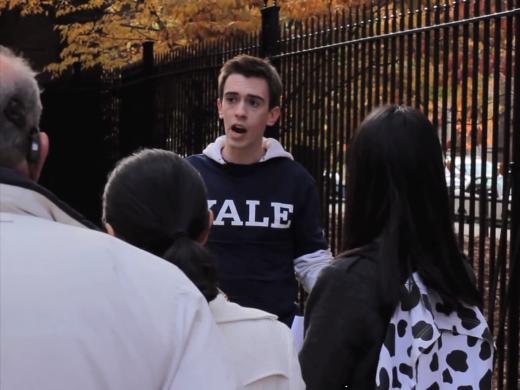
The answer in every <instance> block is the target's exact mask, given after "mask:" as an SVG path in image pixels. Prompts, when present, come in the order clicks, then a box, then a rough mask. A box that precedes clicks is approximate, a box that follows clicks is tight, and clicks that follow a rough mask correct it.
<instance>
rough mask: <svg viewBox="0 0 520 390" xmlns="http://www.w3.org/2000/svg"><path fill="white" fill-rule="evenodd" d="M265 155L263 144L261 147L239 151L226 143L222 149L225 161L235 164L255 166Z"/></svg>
mask: <svg viewBox="0 0 520 390" xmlns="http://www.w3.org/2000/svg"><path fill="white" fill-rule="evenodd" d="M264 154H265V149H264V147H263V144H260V145H259V147H255V148H254V149H237V148H233V147H229V146H228V145H227V144H226V142H224V147H223V148H222V157H223V158H224V160H226V161H227V162H230V163H233V164H240V165H251V164H255V163H257V162H258V161H260V159H261V158H262V157H263V156H264Z"/></svg>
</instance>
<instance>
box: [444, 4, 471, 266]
mask: <svg viewBox="0 0 520 390" xmlns="http://www.w3.org/2000/svg"><path fill="white" fill-rule="evenodd" d="M458 12H459V10H458V7H457V6H456V5H455V7H454V9H453V13H454V19H455V20H457V19H458ZM458 55H459V26H458V25H455V26H453V36H452V57H451V59H452V66H451V70H450V74H451V102H450V103H451V109H450V114H451V117H450V129H451V135H450V151H451V153H450V156H451V162H452V164H453V165H454V167H456V165H457V118H458V115H457V114H458V113H457V108H458V100H457V98H458V94H457V92H458V82H459V80H458V67H459V66H458ZM444 77H447V75H445V76H444ZM463 166H464V162H463V161H462V162H461V163H460V167H461V168H462V169H463ZM460 180H461V187H460V188H459V210H460V209H462V210H464V185H463V182H464V177H463V176H462V173H461V178H460ZM453 186H455V183H453ZM455 203H456V202H455ZM459 212H460V211H459ZM459 225H463V224H461V223H460V222H459ZM459 242H462V241H461V236H460V235H459ZM470 258H472V257H471V255H470Z"/></svg>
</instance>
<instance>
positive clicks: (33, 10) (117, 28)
mask: <svg viewBox="0 0 520 390" xmlns="http://www.w3.org/2000/svg"><path fill="white" fill-rule="evenodd" d="M364 2H365V3H369V1H367V0H365V1H364ZM273 3H274V1H273V0H270V1H269V2H268V4H269V5H272V4H273ZM360 3H363V0H328V1H325V0H279V1H278V5H280V6H281V17H282V20H301V19H305V18H307V17H310V16H312V15H319V14H324V13H329V12H333V11H335V10H337V9H341V8H345V7H350V6H354V5H359V4H360ZM263 5H264V1H263V0H197V1H194V0H120V1H114V0H84V1H77V0H61V1H53V0H0V13H1V12H2V11H3V10H4V11H5V10H8V9H19V10H20V11H21V13H22V15H30V14H45V15H47V16H48V17H49V18H52V19H53V21H54V23H55V28H56V29H57V30H58V31H59V32H60V35H61V40H62V42H63V44H64V48H63V50H62V52H61V62H59V63H55V64H50V65H49V66H48V67H47V68H48V70H51V71H54V72H58V73H59V72H61V71H63V70H64V69H66V68H67V67H69V66H70V65H71V64H72V63H74V62H76V61H81V62H82V64H83V66H84V67H90V66H94V65H97V64H100V65H102V66H103V67H104V68H107V69H109V68H115V67H121V66H124V65H126V64H129V63H132V62H135V61H138V60H139V59H140V58H141V44H142V43H143V42H144V41H148V40H151V41H154V42H155V50H156V52H159V53H160V52H163V51H168V50H172V49H174V48H176V47H180V46H186V45H189V44H191V43H197V42H201V41H207V40H210V39H215V38H219V37H225V36H231V35H237V34H244V33H250V32H254V31H258V30H259V28H260V24H261V18H260V9H261V7H263Z"/></svg>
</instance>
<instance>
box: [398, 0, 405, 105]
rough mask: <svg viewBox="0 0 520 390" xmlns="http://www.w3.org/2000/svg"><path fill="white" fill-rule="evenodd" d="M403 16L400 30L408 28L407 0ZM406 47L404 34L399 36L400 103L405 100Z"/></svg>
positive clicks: (402, 1) (402, 8)
mask: <svg viewBox="0 0 520 390" xmlns="http://www.w3.org/2000/svg"><path fill="white" fill-rule="evenodd" d="M400 5H401V9H400V12H401V15H400V16H401V18H400V26H399V31H404V30H405V29H406V10H405V0H401V4H400ZM404 47H405V37H404V35H401V36H399V104H403V103H404V102H405V100H404V85H405V80H404V78H405V74H404V62H405V57H404Z"/></svg>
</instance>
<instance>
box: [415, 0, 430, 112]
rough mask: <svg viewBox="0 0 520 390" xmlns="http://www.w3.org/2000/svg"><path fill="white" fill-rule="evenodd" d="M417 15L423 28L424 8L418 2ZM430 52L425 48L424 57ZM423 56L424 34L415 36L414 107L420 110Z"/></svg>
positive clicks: (418, 21)
mask: <svg viewBox="0 0 520 390" xmlns="http://www.w3.org/2000/svg"><path fill="white" fill-rule="evenodd" d="M415 13H416V14H417V16H416V19H417V22H416V27H417V28H419V27H422V19H421V18H422V7H421V2H420V1H418V2H417V10H415ZM428 50H429V48H427V47H425V48H424V55H425V56H426V52H427V51H428ZM422 55H423V45H422V34H421V33H419V32H418V33H416V35H415V83H414V86H413V89H414V91H415V102H414V105H415V107H417V108H418V109H420V108H421V102H422V101H421V70H422V66H421V58H422Z"/></svg>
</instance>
